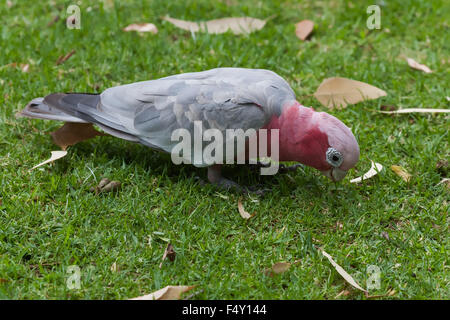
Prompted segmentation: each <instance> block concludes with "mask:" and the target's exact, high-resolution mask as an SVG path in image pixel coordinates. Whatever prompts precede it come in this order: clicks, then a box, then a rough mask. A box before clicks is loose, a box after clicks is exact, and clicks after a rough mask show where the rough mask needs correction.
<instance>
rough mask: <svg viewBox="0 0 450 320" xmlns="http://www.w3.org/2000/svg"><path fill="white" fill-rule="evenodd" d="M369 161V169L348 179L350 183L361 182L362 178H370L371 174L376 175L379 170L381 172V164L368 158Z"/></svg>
mask: <svg viewBox="0 0 450 320" xmlns="http://www.w3.org/2000/svg"><path fill="white" fill-rule="evenodd" d="M370 162H371V163H372V165H371V167H370V169H369V171H367V172H366V173H364V175H363V176H361V177H358V178H355V179H352V180H350V183H358V182H361V181H363V180H366V179H369V178H372V177H373V176H375V175H377V174H378V173H379V172H381V170H383V166H382V165H381V164H379V163H377V162H373V161H372V160H370Z"/></svg>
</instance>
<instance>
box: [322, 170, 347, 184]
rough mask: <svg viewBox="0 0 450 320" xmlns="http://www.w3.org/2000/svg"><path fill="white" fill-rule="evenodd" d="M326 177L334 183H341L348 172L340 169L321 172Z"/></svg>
mask: <svg viewBox="0 0 450 320" xmlns="http://www.w3.org/2000/svg"><path fill="white" fill-rule="evenodd" d="M321 172H322V174H323V175H324V176H327V177H328V178H330V179H331V180H333V181H335V182H336V181H341V180H342V179H344V177H345V175H346V174H347V171H344V170H341V169H339V168H331V169H329V170H325V171H321Z"/></svg>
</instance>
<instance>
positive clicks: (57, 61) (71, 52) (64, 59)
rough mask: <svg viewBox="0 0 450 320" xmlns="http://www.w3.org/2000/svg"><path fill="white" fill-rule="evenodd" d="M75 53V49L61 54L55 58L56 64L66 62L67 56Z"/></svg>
mask: <svg viewBox="0 0 450 320" xmlns="http://www.w3.org/2000/svg"><path fill="white" fill-rule="evenodd" d="M74 54H75V50H72V51H70V52H69V53H68V54H66V55H62V56H60V57H59V58H58V60H56V65H59V64H62V63H64V62H66V61H67V60H69V58H70V57H71V56H73V55H74Z"/></svg>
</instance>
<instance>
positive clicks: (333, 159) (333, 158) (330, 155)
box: [326, 147, 344, 167]
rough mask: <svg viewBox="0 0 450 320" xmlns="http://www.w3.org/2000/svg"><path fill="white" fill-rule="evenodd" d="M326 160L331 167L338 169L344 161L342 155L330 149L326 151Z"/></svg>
mask: <svg viewBox="0 0 450 320" xmlns="http://www.w3.org/2000/svg"><path fill="white" fill-rule="evenodd" d="M326 160H327V162H328V163H329V164H331V165H332V166H333V167H339V166H340V165H341V164H342V162H343V161H344V157H343V156H342V153H340V152H339V151H337V150H336V149H334V148H331V147H330V148H328V150H327V158H326Z"/></svg>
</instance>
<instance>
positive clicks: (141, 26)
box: [122, 23, 158, 34]
mask: <svg viewBox="0 0 450 320" xmlns="http://www.w3.org/2000/svg"><path fill="white" fill-rule="evenodd" d="M122 30H123V31H126V32H128V31H137V32H151V33H154V34H157V33H158V28H156V26H155V25H154V24H153V23H133V24H130V25H129V26H126V27H125V28H123V29H122Z"/></svg>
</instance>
